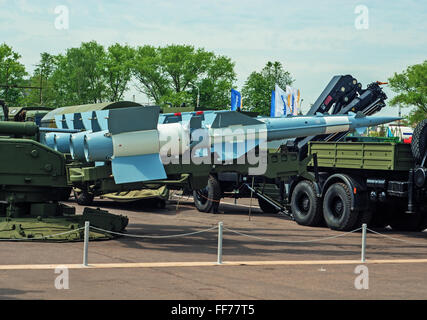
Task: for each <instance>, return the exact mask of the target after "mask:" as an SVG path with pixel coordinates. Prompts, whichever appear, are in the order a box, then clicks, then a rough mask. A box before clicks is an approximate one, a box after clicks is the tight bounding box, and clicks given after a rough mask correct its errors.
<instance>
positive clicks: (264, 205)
mask: <svg viewBox="0 0 427 320" xmlns="http://www.w3.org/2000/svg"><path fill="white" fill-rule="evenodd" d="M258 204H259V207H260V208H261V210H262V212H264V213H278V212H279V209H277V208H276V207H275V206H273V205H271V204H270V203H269V202H267V201H265V200H264V199H263V198H258Z"/></svg>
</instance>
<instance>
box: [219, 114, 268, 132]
mask: <svg viewBox="0 0 427 320" xmlns="http://www.w3.org/2000/svg"><path fill="white" fill-rule="evenodd" d="M215 115H216V117H215V120H214V121H213V122H212V125H211V128H226V127H229V126H233V125H241V126H247V125H257V124H264V123H263V122H261V121H259V120H257V119H255V118H251V117H249V116H247V115H245V114H243V113H240V112H236V111H219V112H217V113H215Z"/></svg>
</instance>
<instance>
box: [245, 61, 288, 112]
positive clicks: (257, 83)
mask: <svg viewBox="0 0 427 320" xmlns="http://www.w3.org/2000/svg"><path fill="white" fill-rule="evenodd" d="M293 82H294V80H293V79H292V77H291V74H290V73H289V72H288V71H285V70H284V68H283V66H282V64H281V63H280V62H278V61H276V62H270V61H269V62H267V64H266V66H265V67H264V68H263V69H262V70H261V72H256V71H254V72H252V73H251V74H250V75H249V77H248V79H247V80H246V82H245V85H244V87H243V89H242V98H243V105H244V107H246V108H248V109H249V110H251V111H255V112H258V113H260V114H262V115H269V114H270V104H271V92H272V91H273V90H274V88H275V85H276V84H278V85H279V87H281V88H283V89H285V88H286V86H287V85H291V84H292V83H293Z"/></svg>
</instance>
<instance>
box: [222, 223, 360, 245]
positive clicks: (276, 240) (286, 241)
mask: <svg viewBox="0 0 427 320" xmlns="http://www.w3.org/2000/svg"><path fill="white" fill-rule="evenodd" d="M360 229H362V228H357V229H355V230H353V231H349V232H346V233H343V234H339V235H336V236H331V237H326V238H321V239H317V240H300V241H298V240H296V241H289V240H278V239H266V238H261V237H257V236H253V235H249V234H245V233H242V232H239V231H236V230H233V229H229V228H226V227H224V230H227V231H230V232H233V233H236V234H238V235H241V236H245V237H248V238H254V239H258V240H262V241H271V242H282V243H309V242H319V241H324V240H330V239H336V238H339V237H343V236H346V235H348V234H350V233H354V232H356V231H359V230H360Z"/></svg>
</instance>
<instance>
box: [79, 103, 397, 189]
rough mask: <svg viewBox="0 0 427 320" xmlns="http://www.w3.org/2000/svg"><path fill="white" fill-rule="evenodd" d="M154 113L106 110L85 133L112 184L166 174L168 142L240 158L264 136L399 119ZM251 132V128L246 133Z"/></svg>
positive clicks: (175, 148)
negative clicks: (97, 124) (94, 129)
mask: <svg viewBox="0 0 427 320" xmlns="http://www.w3.org/2000/svg"><path fill="white" fill-rule="evenodd" d="M159 113H160V108H159V107H133V108H124V109H112V110H105V113H104V114H103V118H104V119H105V121H104V120H103V121H104V123H103V125H102V128H99V129H105V130H100V131H97V132H92V133H86V134H85V135H84V138H83V139H84V142H83V145H84V154H85V158H86V160H87V161H90V162H92V161H111V164H112V172H113V176H114V180H115V183H117V184H123V183H132V182H143V181H150V180H159V179H166V178H167V175H166V172H165V168H164V165H163V162H162V157H163V156H164V154H163V153H162V150H163V151H164V148H165V147H167V146H169V147H170V146H172V148H170V149H167V150H169V151H168V156H170V157H182V156H183V155H184V154H186V153H188V152H190V153H191V152H194V154H195V155H196V156H200V157H201V156H202V154H198V155H197V152H198V151H201V150H203V151H208V152H209V151H210V152H212V153H213V154H215V155H216V156H217V157H218V159H219V160H221V161H228V160H233V159H238V158H240V157H241V156H243V155H245V153H247V152H249V151H250V150H253V149H254V148H256V147H257V146H259V145H260V144H261V143H262V142H263V141H274V140H281V139H288V138H296V137H305V136H311V135H321V134H329V133H336V132H346V131H349V130H354V129H358V128H365V127H370V126H377V125H380V124H384V123H388V122H392V121H395V120H398V119H400V118H397V117H373V116H364V115H363V114H362V113H358V114H354V113H353V114H349V115H339V116H334V115H333V116H329V115H322V114H317V115H315V116H300V117H283V118H267V117H257V118H252V117H249V116H247V115H245V114H242V113H239V112H236V111H214V112H207V113H206V114H201V113H199V114H194V113H188V114H187V113H186V114H181V119H178V121H176V119H175V120H173V121H167V120H166V119H167V118H168V116H164V115H163V116H162V117H160V114H159ZM169 118H170V117H169ZM236 132H238V133H237V134H236ZM252 132H255V133H256V134H255V135H253V136H250V137H249V135H248V134H249V133H252ZM194 133H197V135H195V134H194ZM73 136H74V135H73ZM195 136H197V137H196V138H195ZM161 153H162V155H161ZM203 154H204V153H203Z"/></svg>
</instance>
